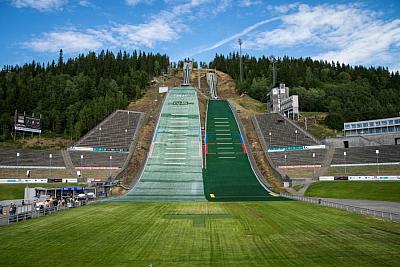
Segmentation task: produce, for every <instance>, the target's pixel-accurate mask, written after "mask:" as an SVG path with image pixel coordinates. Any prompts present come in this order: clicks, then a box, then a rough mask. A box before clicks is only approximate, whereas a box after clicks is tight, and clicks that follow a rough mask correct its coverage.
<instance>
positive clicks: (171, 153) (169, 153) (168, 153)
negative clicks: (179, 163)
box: [165, 152, 187, 155]
mask: <svg viewBox="0 0 400 267" xmlns="http://www.w3.org/2000/svg"><path fill="white" fill-rule="evenodd" d="M186 154H187V153H186V152H167V153H165V155H186Z"/></svg>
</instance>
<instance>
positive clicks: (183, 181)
mask: <svg viewBox="0 0 400 267" xmlns="http://www.w3.org/2000/svg"><path fill="white" fill-rule="evenodd" d="M200 134H201V131H200V119H199V104H198V101H197V93H196V91H195V89H194V88H193V87H177V88H173V89H171V90H170V91H169V92H168V95H167V96H166V99H165V102H164V104H163V108H162V111H161V115H160V119H159V121H158V125H157V129H156V132H155V134H154V137H153V140H152V143H151V146H150V152H149V156H148V159H147V162H146V165H145V168H144V171H143V173H142V175H141V177H140V179H139V182H138V183H137V184H136V186H135V187H134V188H133V189H132V190H131V191H130V192H129V193H128V194H127V195H126V196H124V197H122V198H121V199H122V200H132V201H205V198H204V190H203V179H202V157H201V156H202V152H201V136H200Z"/></svg>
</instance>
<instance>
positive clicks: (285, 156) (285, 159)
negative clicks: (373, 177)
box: [285, 154, 287, 178]
mask: <svg viewBox="0 0 400 267" xmlns="http://www.w3.org/2000/svg"><path fill="white" fill-rule="evenodd" d="M286 177H287V155H286V154H285V178H286Z"/></svg>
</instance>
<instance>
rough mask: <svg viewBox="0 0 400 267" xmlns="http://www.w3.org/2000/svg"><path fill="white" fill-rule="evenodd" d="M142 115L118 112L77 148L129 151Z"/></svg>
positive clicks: (79, 142)
mask: <svg viewBox="0 0 400 267" xmlns="http://www.w3.org/2000/svg"><path fill="white" fill-rule="evenodd" d="M141 114H142V113H140V112H133V111H126V110H117V111H115V112H114V113H113V114H111V115H110V116H109V117H107V118H106V119H105V120H104V121H103V122H101V123H100V124H99V125H97V126H96V127H95V128H93V129H92V130H91V131H90V132H89V133H88V134H86V135H85V136H84V137H83V138H81V139H80V140H79V141H78V142H77V143H76V144H75V146H76V147H96V148H107V149H121V150H125V151H128V150H129V147H130V145H131V142H132V141H133V139H134V136H135V132H136V128H137V127H138V124H139V120H140V117H141ZM100 129H101V130H100Z"/></svg>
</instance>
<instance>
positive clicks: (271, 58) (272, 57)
mask: <svg viewBox="0 0 400 267" xmlns="http://www.w3.org/2000/svg"><path fill="white" fill-rule="evenodd" d="M269 60H270V61H271V63H272V87H274V86H275V84H276V69H275V63H276V59H275V57H274V56H273V55H270V56H269Z"/></svg>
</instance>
